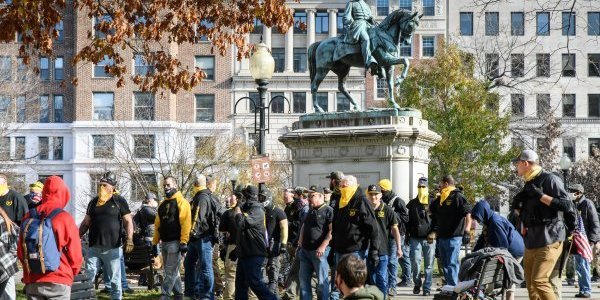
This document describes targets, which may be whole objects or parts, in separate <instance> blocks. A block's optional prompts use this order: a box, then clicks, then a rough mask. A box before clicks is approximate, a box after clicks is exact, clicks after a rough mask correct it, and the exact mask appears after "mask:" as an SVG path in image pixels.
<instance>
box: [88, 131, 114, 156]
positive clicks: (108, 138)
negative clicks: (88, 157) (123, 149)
mask: <svg viewBox="0 0 600 300" xmlns="http://www.w3.org/2000/svg"><path fill="white" fill-rule="evenodd" d="M92 140H93V143H94V145H93V146H94V148H93V151H94V153H93V158H112V157H113V156H114V148H115V136H114V135H92Z"/></svg>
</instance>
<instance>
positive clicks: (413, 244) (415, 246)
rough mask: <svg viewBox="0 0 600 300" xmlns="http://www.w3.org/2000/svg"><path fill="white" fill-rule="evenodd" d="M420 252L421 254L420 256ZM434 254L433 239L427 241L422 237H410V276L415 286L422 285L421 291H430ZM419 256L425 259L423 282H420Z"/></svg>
mask: <svg viewBox="0 0 600 300" xmlns="http://www.w3.org/2000/svg"><path fill="white" fill-rule="evenodd" d="M421 254H422V256H421ZM434 255H435V241H434V242H433V243H431V244H429V243H427V239H424V238H421V239H419V238H411V239H410V259H411V260H410V261H411V265H412V267H413V268H412V277H413V282H414V283H415V286H418V287H421V286H422V287H423V292H430V291H431V282H432V276H433V259H434ZM421 257H423V259H424V260H425V262H424V266H423V267H424V268H425V282H421V270H420V269H421Z"/></svg>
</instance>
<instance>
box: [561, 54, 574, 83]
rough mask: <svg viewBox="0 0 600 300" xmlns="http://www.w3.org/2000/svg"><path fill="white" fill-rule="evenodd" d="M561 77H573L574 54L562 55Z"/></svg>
mask: <svg viewBox="0 0 600 300" xmlns="http://www.w3.org/2000/svg"><path fill="white" fill-rule="evenodd" d="M562 76H565V77H575V54H574V53H565V54H563V55H562Z"/></svg>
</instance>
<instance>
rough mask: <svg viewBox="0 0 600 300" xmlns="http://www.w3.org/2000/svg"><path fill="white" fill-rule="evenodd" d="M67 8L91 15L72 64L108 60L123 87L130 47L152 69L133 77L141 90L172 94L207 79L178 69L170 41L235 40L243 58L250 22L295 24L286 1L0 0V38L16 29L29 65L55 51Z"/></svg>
mask: <svg viewBox="0 0 600 300" xmlns="http://www.w3.org/2000/svg"><path fill="white" fill-rule="evenodd" d="M66 10H74V11H76V13H77V14H83V15H85V16H87V17H88V18H89V19H94V20H96V25H95V28H94V32H88V40H89V42H88V44H87V45H85V46H84V47H82V48H80V49H79V50H78V52H77V53H76V55H75V58H74V61H73V62H74V64H77V63H82V62H91V63H94V64H96V63H98V62H99V61H101V60H103V59H105V57H107V58H108V59H109V60H111V61H112V62H113V64H112V65H108V66H106V67H105V69H106V71H107V73H109V74H111V75H113V76H115V77H117V78H118V83H117V85H118V86H122V85H123V84H124V82H125V80H126V79H128V76H127V72H126V65H128V63H129V60H127V59H125V58H124V56H123V52H122V51H123V50H127V49H129V50H131V51H133V52H135V53H140V54H143V55H144V59H145V62H146V63H147V64H150V65H153V66H154V70H155V71H154V73H153V74H151V76H148V77H133V78H131V79H132V80H133V81H134V82H135V83H136V84H138V85H139V86H140V88H141V89H143V90H152V91H156V90H159V89H166V90H170V91H171V92H173V93H176V92H177V91H178V90H181V89H184V90H189V89H191V88H192V87H194V86H196V85H197V84H198V83H199V82H200V81H201V80H202V78H204V77H206V74H204V73H203V72H202V71H201V70H200V69H198V68H195V69H189V68H186V67H184V66H182V64H181V62H180V60H179V59H178V57H177V54H176V52H175V53H174V52H173V51H170V49H171V48H172V46H173V45H174V44H184V43H193V42H194V41H196V39H197V38H199V37H200V36H206V37H208V39H209V40H210V41H211V43H212V46H213V50H214V51H216V52H218V53H220V54H221V55H223V54H224V53H225V52H226V51H227V50H228V49H230V48H231V45H235V46H236V47H237V49H238V50H239V52H238V59H240V58H241V57H243V56H245V55H247V54H248V52H249V50H250V48H249V47H250V46H249V45H248V44H247V43H246V39H245V36H246V35H247V34H248V33H250V32H251V31H252V30H253V28H254V24H255V23H254V22H255V19H256V20H258V21H259V22H261V23H262V24H264V25H266V26H269V27H276V28H277V29H278V30H279V31H280V32H285V31H287V30H288V28H289V26H290V25H291V24H292V22H293V16H292V11H291V9H289V8H288V7H287V6H286V5H285V0H244V1H231V0H217V1H213V0H153V1H143V0H73V1H71V0H43V1H42V0H34V1H8V0H0V28H2V30H0V41H3V42H10V41H14V38H15V34H17V33H18V34H19V35H21V37H22V41H23V43H22V46H21V47H20V49H19V50H20V56H22V57H24V61H25V62H26V63H28V62H29V60H30V58H31V57H37V56H52V54H53V41H54V39H55V38H56V37H58V31H57V30H56V28H55V27H56V25H57V24H59V23H60V21H61V20H62V19H63V13H64V12H65V11H66ZM94 33H96V34H94ZM97 33H101V34H97ZM74 82H76V78H75V79H74Z"/></svg>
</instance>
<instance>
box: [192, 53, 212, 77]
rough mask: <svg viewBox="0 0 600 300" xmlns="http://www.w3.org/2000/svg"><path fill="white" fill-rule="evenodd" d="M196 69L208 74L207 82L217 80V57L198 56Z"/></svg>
mask: <svg viewBox="0 0 600 300" xmlns="http://www.w3.org/2000/svg"><path fill="white" fill-rule="evenodd" d="M196 68H199V69H200V70H202V71H204V73H206V79H207V80H215V57H214V56H196Z"/></svg>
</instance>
